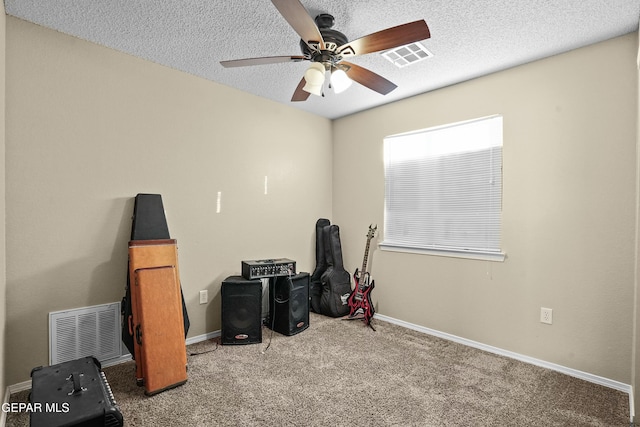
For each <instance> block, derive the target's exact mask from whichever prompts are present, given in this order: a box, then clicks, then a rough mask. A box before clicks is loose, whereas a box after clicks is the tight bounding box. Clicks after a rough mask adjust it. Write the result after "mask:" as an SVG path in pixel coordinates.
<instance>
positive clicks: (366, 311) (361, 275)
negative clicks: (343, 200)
mask: <svg viewBox="0 0 640 427" xmlns="http://www.w3.org/2000/svg"><path fill="white" fill-rule="evenodd" d="M377 228H378V226H375V227H374V226H371V225H370V226H369V232H368V233H367V245H366V246H365V249H364V259H363V260H362V268H361V269H360V270H358V269H356V271H355V273H353V280H354V282H355V288H354V289H353V291H352V292H351V295H349V299H348V300H347V302H348V304H349V318H351V319H360V318H362V320H363V321H364V323H365V325H368V326H369V327H371V329H373V330H374V331H375V329H374V328H373V326H371V318H372V317H373V315H374V313H375V309H374V308H373V303H372V302H371V291H372V290H373V286H374V281H373V280H371V277H370V275H369V273H368V272H367V259H368V258H369V245H370V244H371V239H373V236H374V235H375V234H376V229H377Z"/></svg>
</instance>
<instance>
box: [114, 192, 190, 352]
mask: <svg viewBox="0 0 640 427" xmlns="http://www.w3.org/2000/svg"><path fill="white" fill-rule="evenodd" d="M132 219H133V224H132V226H131V240H164V239H170V237H169V227H168V226H167V219H166V217H165V215H164V206H163V204H162V196H161V195H160V194H138V195H136V198H135V204H134V207H133V218H132ZM128 272H129V268H127V287H126V289H125V296H124V298H123V299H122V303H121V304H120V313H121V314H122V342H123V343H124V345H125V346H126V347H127V349H128V350H129V353H131V357H134V354H135V347H134V344H133V335H132V334H131V328H130V327H129V319H130V318H131V315H132V314H133V308H132V307H131V290H130V288H129V286H130V278H129V273H128ZM180 295H181V297H182V317H183V320H184V336H185V338H186V336H187V332H189V326H191V322H189V314H188V313H187V306H186V304H185V302H184V295H182V287H181V288H180Z"/></svg>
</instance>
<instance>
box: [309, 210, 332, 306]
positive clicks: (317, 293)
mask: <svg viewBox="0 0 640 427" xmlns="http://www.w3.org/2000/svg"><path fill="white" fill-rule="evenodd" d="M328 225H331V223H330V222H329V220H328V219H325V218H320V219H319V220H318V221H317V222H316V268H315V270H313V273H311V278H310V279H309V280H310V281H309V299H310V300H311V310H312V311H314V312H316V313H322V309H321V308H320V301H321V299H322V280H321V279H322V274H323V273H324V272H325V271H326V269H327V260H326V258H325V253H324V238H323V237H324V233H323V231H322V230H323V228H324V227H326V226H328Z"/></svg>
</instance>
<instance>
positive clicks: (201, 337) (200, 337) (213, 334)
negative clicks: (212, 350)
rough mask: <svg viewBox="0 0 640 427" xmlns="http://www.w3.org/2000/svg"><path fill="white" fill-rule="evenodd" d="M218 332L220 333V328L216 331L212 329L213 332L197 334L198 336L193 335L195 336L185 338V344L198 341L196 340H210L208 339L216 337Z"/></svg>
mask: <svg viewBox="0 0 640 427" xmlns="http://www.w3.org/2000/svg"><path fill="white" fill-rule="evenodd" d="M220 333H221V332H220V330H217V331H213V332H208V333H206V334H202V335H198V336H195V337H191V338H187V345H190V344H195V343H198V342H201V341H206V340H210V339H213V338H217V337H219V336H220Z"/></svg>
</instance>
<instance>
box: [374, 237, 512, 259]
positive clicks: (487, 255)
mask: <svg viewBox="0 0 640 427" xmlns="http://www.w3.org/2000/svg"><path fill="white" fill-rule="evenodd" d="M379 247H380V249H382V250H383V251H390V252H405V253H412V254H423V255H435V256H444V257H450V258H466V259H477V260H483V261H496V262H503V261H504V260H505V258H506V257H507V254H505V253H504V252H483V251H464V250H454V249H425V248H408V247H405V246H397V245H391V244H388V243H384V242H383V243H380V244H379Z"/></svg>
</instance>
